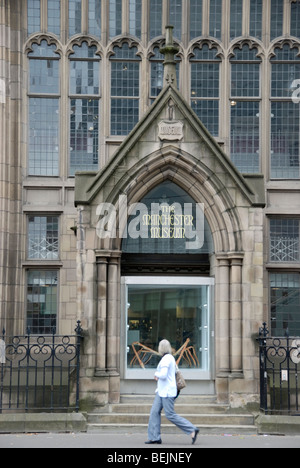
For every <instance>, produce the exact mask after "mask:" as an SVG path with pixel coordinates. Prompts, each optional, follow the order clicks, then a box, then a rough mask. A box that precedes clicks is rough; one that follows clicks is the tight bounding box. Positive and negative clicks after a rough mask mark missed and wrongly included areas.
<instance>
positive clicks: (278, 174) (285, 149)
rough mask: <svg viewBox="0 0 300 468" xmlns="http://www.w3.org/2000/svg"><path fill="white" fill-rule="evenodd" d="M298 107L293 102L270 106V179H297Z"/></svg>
mask: <svg viewBox="0 0 300 468" xmlns="http://www.w3.org/2000/svg"><path fill="white" fill-rule="evenodd" d="M299 125H300V119H299V105H296V104H294V103H293V102H273V103H272V104H271V178H274V179H298V178H299V177H300V174H299Z"/></svg>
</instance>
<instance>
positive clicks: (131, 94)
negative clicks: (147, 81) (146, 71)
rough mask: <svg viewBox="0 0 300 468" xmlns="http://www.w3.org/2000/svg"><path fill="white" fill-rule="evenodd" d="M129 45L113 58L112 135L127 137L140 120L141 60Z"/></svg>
mask: <svg viewBox="0 0 300 468" xmlns="http://www.w3.org/2000/svg"><path fill="white" fill-rule="evenodd" d="M137 53H138V50H137V48H136V47H131V48H130V47H129V45H128V44H127V43H125V44H123V46H122V47H118V46H116V47H115V48H114V55H113V56H112V57H111V134H112V135H127V134H128V133H129V132H130V131H131V130H132V129H133V127H134V126H135V125H136V124H137V123H138V120H139V95H140V63H139V62H140V58H139V57H138V56H137Z"/></svg>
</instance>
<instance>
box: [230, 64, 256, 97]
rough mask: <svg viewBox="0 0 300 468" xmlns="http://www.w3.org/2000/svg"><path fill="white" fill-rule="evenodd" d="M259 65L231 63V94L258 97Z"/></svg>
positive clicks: (233, 95)
mask: <svg viewBox="0 0 300 468" xmlns="http://www.w3.org/2000/svg"><path fill="white" fill-rule="evenodd" d="M259 95H260V65H259V64H252V63H233V64H232V65H231V96H232V97H249V96H251V97H259Z"/></svg>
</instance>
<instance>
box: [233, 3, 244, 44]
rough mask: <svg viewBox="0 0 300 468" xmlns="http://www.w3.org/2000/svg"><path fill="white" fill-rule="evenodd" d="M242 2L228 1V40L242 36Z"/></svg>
mask: <svg viewBox="0 0 300 468" xmlns="http://www.w3.org/2000/svg"><path fill="white" fill-rule="evenodd" d="M242 21H243V2H242V1H241V0H231V1H230V39H231V40H232V39H235V38H236V37H239V36H241V35H242Z"/></svg>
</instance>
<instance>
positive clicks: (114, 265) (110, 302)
mask: <svg viewBox="0 0 300 468" xmlns="http://www.w3.org/2000/svg"><path fill="white" fill-rule="evenodd" d="M119 262H120V252H112V257H111V258H110V259H109V263H108V284H107V346H106V354H107V361H106V365H107V372H108V374H109V402H110V403H118V402H119V401H120V373H119V369H118V363H119V354H120V336H119V288H120V269H119Z"/></svg>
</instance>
